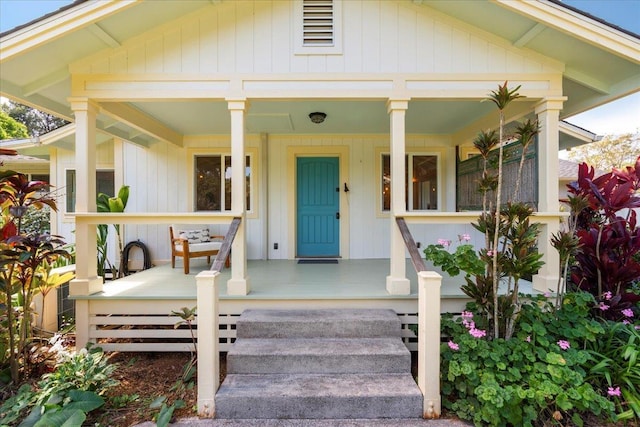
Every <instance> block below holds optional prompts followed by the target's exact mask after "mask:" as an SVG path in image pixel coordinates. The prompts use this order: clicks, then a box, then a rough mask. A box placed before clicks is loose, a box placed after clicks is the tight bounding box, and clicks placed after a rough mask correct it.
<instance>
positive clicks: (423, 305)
mask: <svg viewBox="0 0 640 427" xmlns="http://www.w3.org/2000/svg"><path fill="white" fill-rule="evenodd" d="M441 285H442V276H441V275H439V274H438V273H436V272H435V271H421V272H420V273H418V387H419V388H420V391H422V398H423V407H422V416H423V418H439V417H440V413H441V412H440V411H441V398H440V287H441Z"/></svg>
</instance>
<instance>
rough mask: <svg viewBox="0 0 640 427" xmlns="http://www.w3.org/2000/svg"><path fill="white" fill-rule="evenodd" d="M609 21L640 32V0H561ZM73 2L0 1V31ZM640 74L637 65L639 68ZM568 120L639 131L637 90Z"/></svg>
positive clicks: (611, 130)
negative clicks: (632, 93)
mask: <svg viewBox="0 0 640 427" xmlns="http://www.w3.org/2000/svg"><path fill="white" fill-rule="evenodd" d="M564 2H565V3H566V4H568V5H570V6H573V7H576V8H578V9H581V10H583V11H585V12H588V13H590V14H592V15H594V16H597V17H599V18H601V19H604V20H605V21H608V22H610V23H612V24H615V25H618V26H620V27H622V28H624V29H627V30H630V31H633V32H634V33H636V34H640V0H564ZM70 3H72V2H71V1H68V0H66V1H58V0H0V32H3V31H6V30H10V29H11V28H14V27H16V26H18V25H22V24H25V23H27V22H29V21H31V20H33V19H36V18H38V17H40V16H42V15H45V14H47V13H49V12H52V11H54V10H56V9H58V8H60V7H63V6H65V5H68V4H70ZM638 72H639V73H640V67H639V71H638ZM568 121H570V122H571V123H573V124H575V125H578V126H580V127H583V128H585V129H588V130H591V131H592V132H595V133H597V134H600V135H605V134H620V133H626V132H640V92H637V93H635V94H634V95H631V96H628V97H626V98H623V99H620V100H617V101H614V102H611V103H609V104H607V105H604V106H601V107H599V108H595V109H593V110H591V111H589V112H586V113H583V114H579V115H577V116H574V117H571V118H570V119H569V120H568Z"/></svg>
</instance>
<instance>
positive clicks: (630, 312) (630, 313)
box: [622, 308, 633, 317]
mask: <svg viewBox="0 0 640 427" xmlns="http://www.w3.org/2000/svg"><path fill="white" fill-rule="evenodd" d="M622 314H624V315H625V317H633V310H631V309H630V308H625V309H624V310H622Z"/></svg>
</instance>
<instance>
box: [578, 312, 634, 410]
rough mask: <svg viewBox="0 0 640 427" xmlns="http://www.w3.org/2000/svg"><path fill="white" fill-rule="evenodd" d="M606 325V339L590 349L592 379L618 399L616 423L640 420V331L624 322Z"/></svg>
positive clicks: (602, 338)
mask: <svg viewBox="0 0 640 427" xmlns="http://www.w3.org/2000/svg"><path fill="white" fill-rule="evenodd" d="M603 326H604V329H605V332H604V334H603V336H601V337H600V338H599V339H598V340H595V341H592V342H588V343H587V346H586V348H587V349H588V350H589V352H590V353H591V356H592V360H590V361H589V362H588V366H589V380H590V382H591V383H592V384H597V385H598V386H599V387H601V388H602V389H606V390H607V394H608V395H609V396H611V398H612V399H613V400H614V402H615V405H616V420H631V419H635V420H636V421H637V420H640V330H638V329H637V326H634V325H633V324H631V323H623V322H605V323H604V324H603Z"/></svg>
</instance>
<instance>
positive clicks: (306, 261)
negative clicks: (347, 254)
mask: <svg viewBox="0 0 640 427" xmlns="http://www.w3.org/2000/svg"><path fill="white" fill-rule="evenodd" d="M337 263H338V260H337V259H331V258H327V259H299V260H298V264H337Z"/></svg>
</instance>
